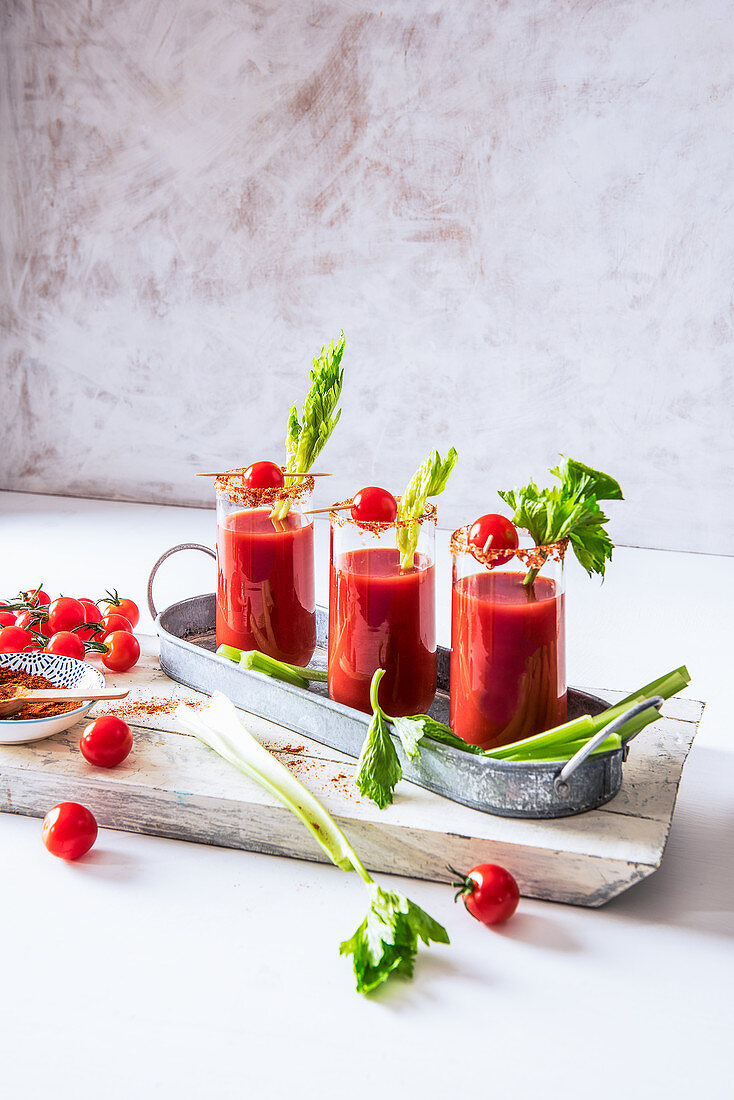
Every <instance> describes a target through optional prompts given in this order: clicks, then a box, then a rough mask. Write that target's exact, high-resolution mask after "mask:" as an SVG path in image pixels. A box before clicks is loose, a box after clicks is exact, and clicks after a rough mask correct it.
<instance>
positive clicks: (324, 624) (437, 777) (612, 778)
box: [148, 543, 662, 818]
mask: <svg viewBox="0 0 734 1100" xmlns="http://www.w3.org/2000/svg"><path fill="white" fill-rule="evenodd" d="M179 549H192V550H193V549H198V550H203V551H205V552H206V553H208V554H210V555H211V556H212V557H214V556H215V554H214V551H213V550H210V549H209V547H206V546H201V545H199V544H194V543H185V544H182V545H180V546H177V547H173V548H172V549H171V550H168V551H166V553H165V554H163V555H162V556H161V558H159V560H158V561H157V562H156V564H155V565H154V566H153V569H152V571H151V574H150V579H149V582H148V605H149V607H150V611H151V614H152V615H153V617H154V618H155V623H156V629H157V631H158V635H159V638H160V663H161V668H162V669H163V671H164V672H165V673H166V674H167V675H168V676H170V677H171V678H172V679H174V680H177V681H178V682H179V683H181V684H185V685H186V686H187V687H191V688H194V689H196V690H197V691H202V692H204V693H205V694H207V695H211V694H212V692H214V691H222V692H224V694H225V695H227V696H228V697H229V698H230V699H231V700H232V702H233V703H235V704H236V706H238V707H240V708H242V709H243V710H246V711H249V712H250V713H251V714H257V715H259V716H261V717H263V718H268V719H270V721H272V722H276V723H278V725H281V726H284V727H285V728H286V729H289V730H293V731H294V732H296V733H300V734H303V735H304V736H305V737H310V738H312V739H313V740H314V741H318V742H320V743H321V744H323V745H328V746H329V747H330V748H334V749H338V750H340V751H341V752H344V753H346V754H347V755H349V756H354V757H357V756H359V753H360V750H361V748H362V743H363V741H364V738H365V734H366V731H367V726H368V725H369V717H368V716H367V715H365V714H362V713H361V712H360V711H357V710H354V709H353V708H352V707H347V706H344V705H343V704H341V703H335V702H334V701H333V700H332V699H330V698H329V697H328V694H327V691H326V685H325V684H322V683H315V684H311V685H310V687H309V688H308V689H305V688H297V687H293V686H291V685H290V684H285V683H282V682H280V681H277V680H273V679H272V678H271V677H269V676H264V675H262V674H261V673H259V672H250V671H249V670H247V669H243V668H240V666H239V665H235V664H234V663H233V662H231V661H228V660H227V659H226V658H222V657H217V656H216V653H215V649H216V641H215V622H216V598H215V596H214V593H209V594H207V595H203V596H194V597H193V598H191V599H188V600H182V601H180V602H178V603H174V604H172V605H171V606H170V607H168V608H167V609H166V610H165V611H163V612H161V614H160V615H158V614H157V613H156V609H155V605H154V602H153V595H152V589H153V580H154V577H155V575H156V572H157V570H158V568H159V566H160V565H161V563H162V562H163V561H164V560H165V559H166V558H167V557H169V556H170V554H172V553H175V552H176V551H178V550H179ZM316 633H317V649H316V653H315V655H314V658H313V660H312V662H311V664H312V666H313V667H315V668H326V662H327V642H328V615H327V612H326V609H325V608H322V607H319V608H317V609H316ZM449 672H450V651H449V650H447V649H444V648H443V647H441V646H439V647H438V691H437V693H436V698H435V700H434V702H433V705H432V706H431V708H430V713H431V714H432V715H433V716H434V717H435V718H437V719H438V720H439V721H441V722H448V713H449V711H448V699H449V696H448V692H449ZM661 703H662V700H657V699H655V700H648V701H646V702H645V704H644V706H643V705H638V707H636V708H633V710H632V711H629V712H627V713H626V714H625V715H624V716H623V718H622V719H620V720H619V722H618V723H615V726H616V725H617V724H619V725H621V724H622V722H623V721H626V720H627V718H628V717H630V716H631V714H632V712H633V711H634V713H639V711H640V710H642V709H645V708H646V707H648V706H650V705H655V706H659V705H660V704H661ZM608 705H609V704H608V703H607V702H605V701H604V700H603V699H601V698H599V697H598V696H594V695H589V694H588V693H586V692H583V691H577V690H575V689H574V688H569V691H568V717H569V719H571V718H575V717H577V716H579V715H581V714H592V715H595V714H599V713H600V712H601V711H602V710H604V709H605V708H606V707H607V706H608ZM612 728H613V727H612V726H611V725H610V726H609V727H607V730H606V731H605V733H604V736H603V737H601V740H603V739H604V737H606V736H607V733H608V732H611V730H612ZM395 744H396V747H397V751H398V755H399V756H400V762H401V765H402V768H403V775H404V776H405V778H406V779H409V780H410V781H411V782H413V783H417V784H418V785H419V786H421V787H425V788H426V789H428V790H430V791H435V792H436V794H440V795H443V796H444V797H445V798H450V799H452V800H453V801H454V802H460V803H462V804H463V805H465V806H470V807H472V808H473V809H475V810H481V811H483V812H485V813H491V814H497V815H499V816H501V817H518V818H552V817H567V816H569V815H571V814H578V813H583V812H585V811H586V810H592V809H596V808H597V807H598V806H601V805H603V804H604V803H605V802H608V801H609V800H610V799H611V798H613V797H614V796H615V794H616V793H617V792H618V790H619V788H620V786H621V783H622V765H623V762H624V760H625V759H626V756H627V751H628V745H627V744H625V745H624V746H623V748H621V749H616V750H611V751H609V752H606V753H603V754H599V755H596V756H589V755H588V753H590V752H591V751H592V749H593V747H595V742H590V743H589V746H587V748H588V753H587V754H586V758H584V757H582V755H581V754H577V756H576V757H574V758H573V760H571V761H569V762H568V763H567V764H565V765H562V764H560V763H555V764H554V763H527V762H524V763H515V762H512V761H506V760H491V759H487V758H486V757H478V756H473V755H471V754H470V753H464V752H461V750H459V749H454V748H450V747H449V746H447V745H441V744H437V743H432V742H423V743H422V744H421V754H420V758H419V759H418V760H417V761H410V760H408V759H407V758H406V757H405V755H404V753H403V750H402V746H401V744H400V742H399V740H398V739H397V738H395Z"/></svg>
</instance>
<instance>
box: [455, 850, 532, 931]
mask: <svg viewBox="0 0 734 1100" xmlns="http://www.w3.org/2000/svg"><path fill="white" fill-rule="evenodd" d="M449 870H450V871H451V872H452V874H454V875H457V877H458V879H459V881H458V882H454V883H452V885H453V886H455V887H456V888H457V893H456V897H455V898H454V901H458V900H459V898H461V899H462V900H463V902H464V905H465V906H466V908H467V910H468V912H469V913H471V915H472V916H473V917H475V918H476V919H477V920H478V921H481V922H482V924H490V925H491V924H502V923H503V922H504V921H506V920H509V919H510V917H511V916H512V915H513V913H514V912H515V910H516V909H517V903H518V901H519V900H520V890H519V888H518V885H517V883H516V882H515V879H514V878H513V876H512V875H511V874H510V872H509V871H506V870H505V868H504V867H500V866H499V865H498V864H496V863H480V864H478V865H477V866H476V867H473V868H472V870H471V871H470V872H469V874H468V875H462V874H461V872H460V871H456V870H455V869H454V868H453V867H449Z"/></svg>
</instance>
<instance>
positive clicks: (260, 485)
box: [242, 462, 285, 489]
mask: <svg viewBox="0 0 734 1100" xmlns="http://www.w3.org/2000/svg"><path fill="white" fill-rule="evenodd" d="M242 480H243V482H244V484H245V485H246V486H247V487H248V489H282V488H283V485H284V484H285V478H284V476H283V471H282V470H281V468H280V466H276V464H275V463H274V462H253V463H252V465H251V466H248V467H247V469H246V470H245V472H244V473H243V475H242Z"/></svg>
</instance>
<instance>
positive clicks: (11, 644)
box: [0, 626, 38, 653]
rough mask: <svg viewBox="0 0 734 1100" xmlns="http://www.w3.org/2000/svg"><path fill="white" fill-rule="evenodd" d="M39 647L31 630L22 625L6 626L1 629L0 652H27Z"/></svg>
mask: <svg viewBox="0 0 734 1100" xmlns="http://www.w3.org/2000/svg"><path fill="white" fill-rule="evenodd" d="M37 648H38V646H37V645H36V643H35V641H34V640H33V635H32V634H31V632H30V631H29V630H23V628H22V627H20V626H4V627H3V628H2V629H1V630H0V653H27V652H29V651H30V650H33V649H37Z"/></svg>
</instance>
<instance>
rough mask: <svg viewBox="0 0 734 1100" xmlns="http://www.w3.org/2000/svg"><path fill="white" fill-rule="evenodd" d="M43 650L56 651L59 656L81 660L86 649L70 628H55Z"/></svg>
mask: <svg viewBox="0 0 734 1100" xmlns="http://www.w3.org/2000/svg"><path fill="white" fill-rule="evenodd" d="M43 652H44V653H56V654H57V655H58V656H59V657H74V658H75V659H76V660H77V661H83V660H84V655H85V653H86V650H85V649H84V642H83V641H82V640H81V638H80V637H79V635H78V634H73V633H72V631H71V630H57V631H56V633H55V634H54V636H53V637H52V638H49V640H48V642H47V643H46V646H45V647H44V650H43Z"/></svg>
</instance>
